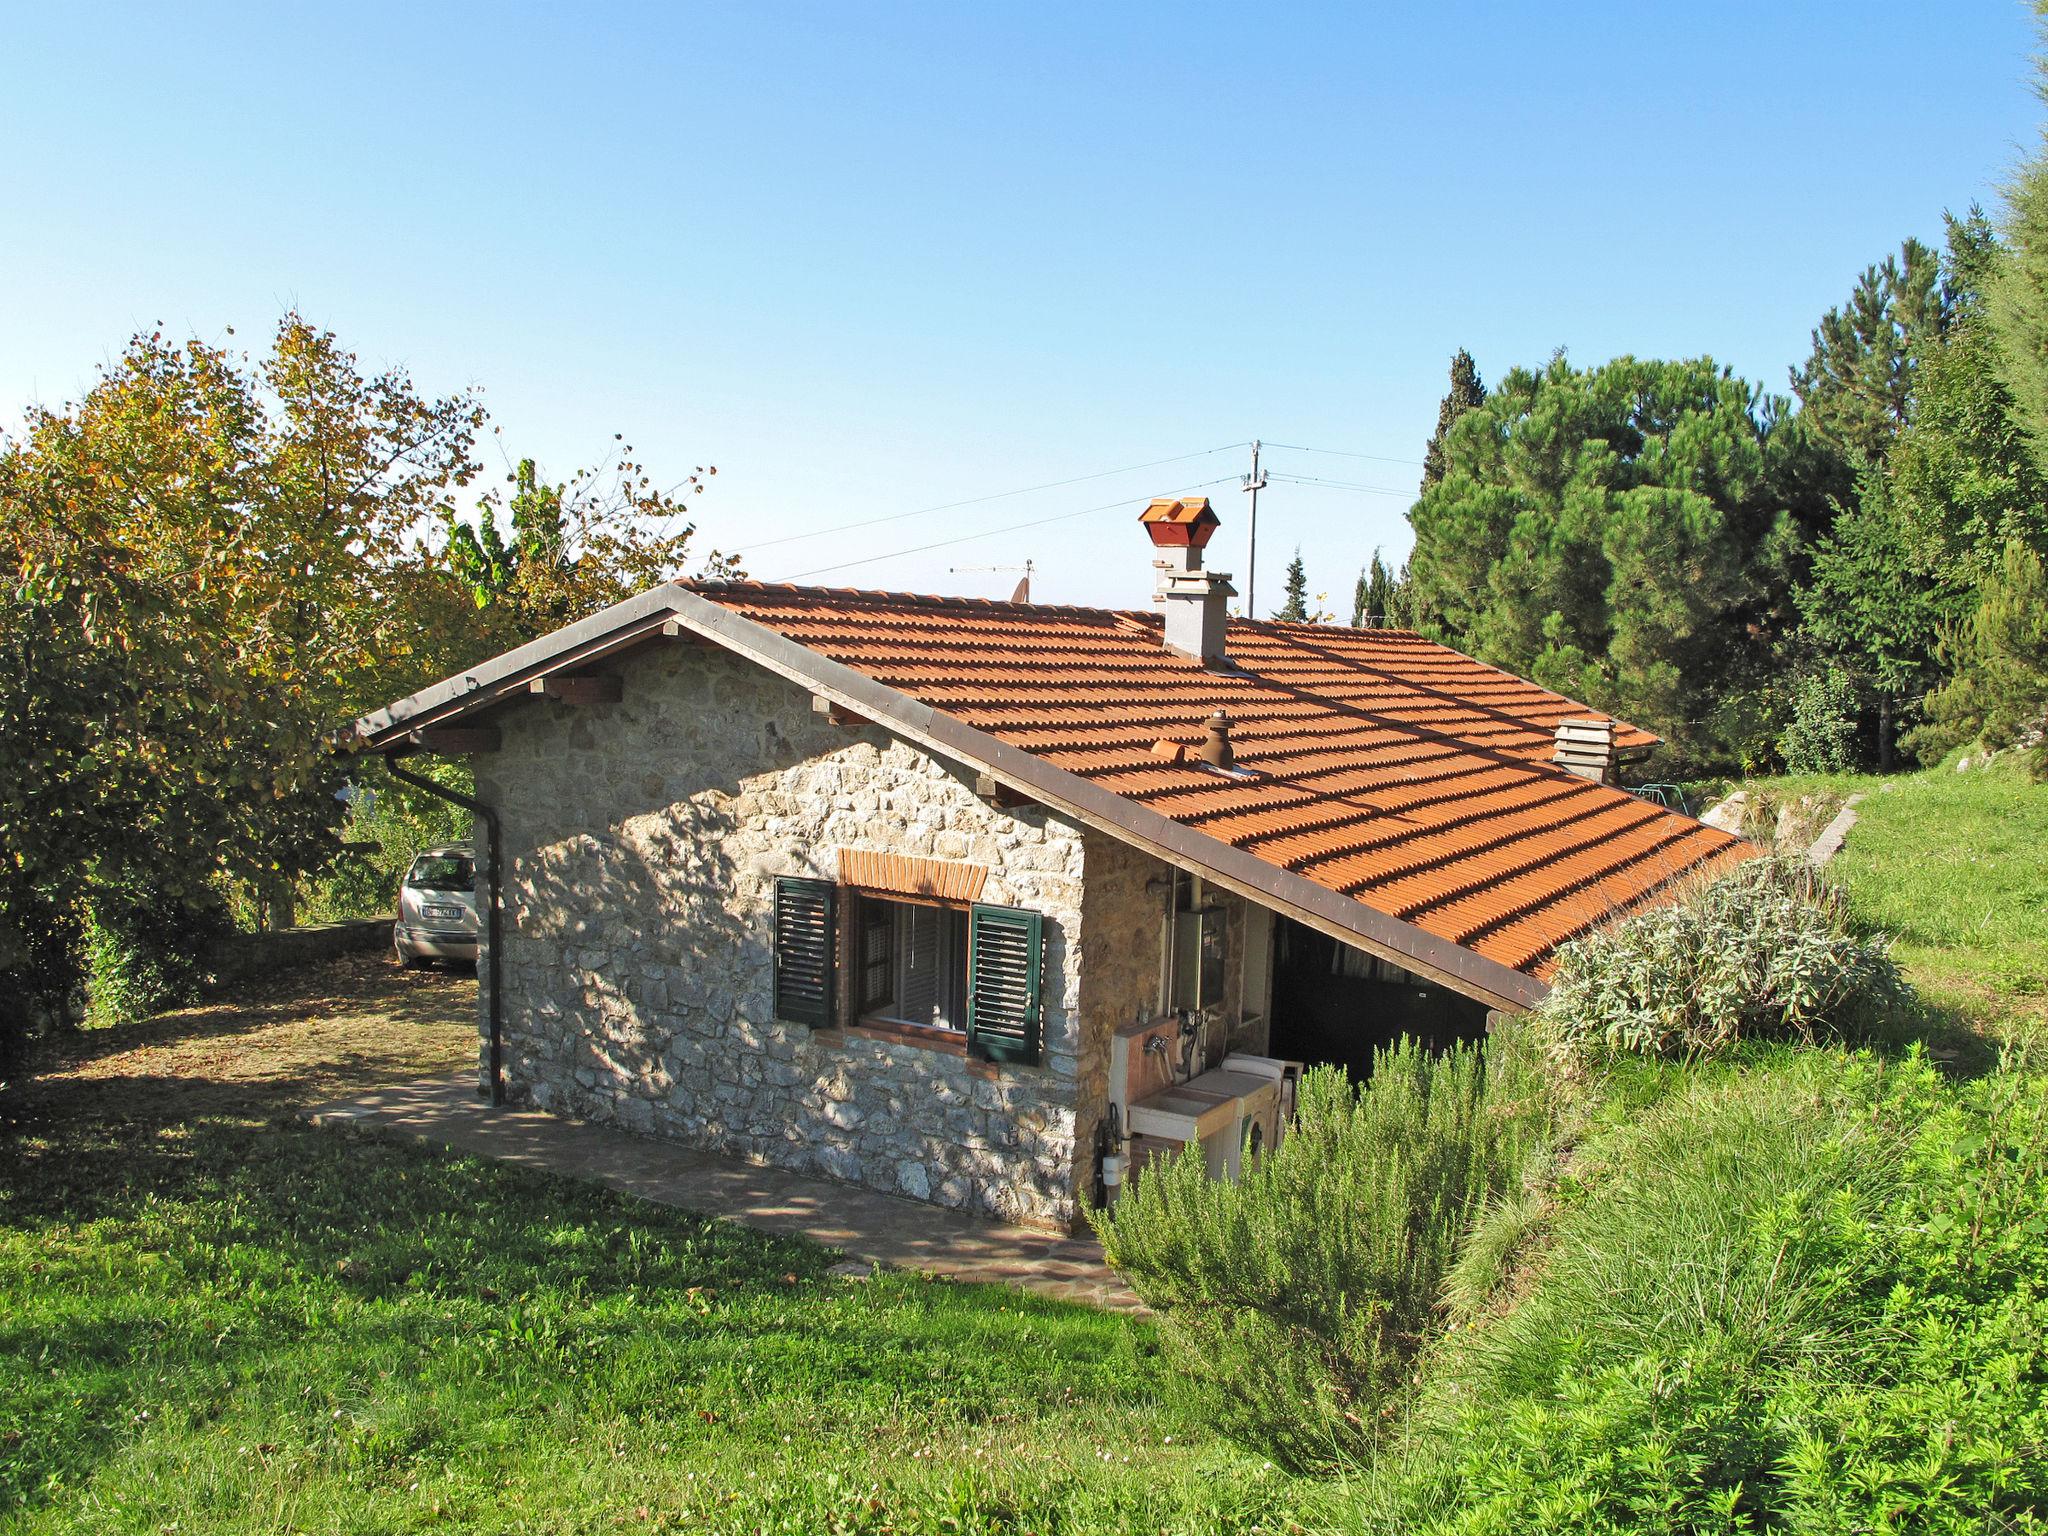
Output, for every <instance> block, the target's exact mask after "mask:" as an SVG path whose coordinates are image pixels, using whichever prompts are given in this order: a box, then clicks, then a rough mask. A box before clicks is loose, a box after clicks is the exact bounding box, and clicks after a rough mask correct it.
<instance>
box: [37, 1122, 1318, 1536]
mask: <svg viewBox="0 0 2048 1536" xmlns="http://www.w3.org/2000/svg"><path fill="white" fill-rule="evenodd" d="M17 1150H20V1151H22V1152H24V1153H26V1156H25V1157H24V1158H23V1159H22V1163H23V1171H24V1176H23V1177H22V1178H20V1179H19V1180H16V1181H11V1185H10V1192H9V1194H8V1195H7V1197H6V1199H5V1201H4V1203H0V1527H4V1528H6V1529H10V1530H21V1531H87V1530H90V1531H108V1530H113V1531H151V1532H160V1531H164V1530H173V1529H174V1530H177V1531H180V1532H194V1531H248V1532H258V1531H261V1532H275V1531H286V1530H300V1531H362V1532H371V1531H377V1532H384V1531H411V1530H427V1529H448V1530H478V1531H536V1532H538V1531H548V1532H556V1531H584V1530H615V1529H620V1528H625V1529H631V1530H692V1531H695V1530H733V1531H740V1530H745V1531H754V1530H761V1529H765V1530H771V1531H783V1530H787V1531H806V1532H809V1531H834V1530H852V1531H875V1532H881V1531H886V1530H896V1531H905V1532H911V1531H941V1530H943V1531H1023V1530H1033V1531H1055V1530H1075V1531H1079V1530H1101V1529H1123V1528H1132V1529H1141V1530H1146V1531H1157V1530H1170V1531H1187V1532H1211V1531H1232V1530H1251V1529H1264V1530H1269V1531H1272V1530H1285V1529H1287V1527H1288V1523H1289V1522H1288V1519H1287V1517H1286V1515H1285V1513H1284V1511H1285V1509H1286V1507H1287V1506H1288V1505H1290V1504H1292V1503H1295V1502H1298V1501H1299V1494H1300V1489H1299V1487H1298V1485H1293V1484H1290V1483H1289V1482H1288V1481H1287V1480H1286V1479H1284V1478H1283V1477H1282V1476H1281V1475H1280V1474H1278V1473H1276V1472H1273V1471H1271V1470H1270V1469H1267V1468H1264V1467H1263V1466H1262V1465H1261V1463H1260V1461H1259V1460H1257V1459H1255V1458H1247V1457H1246V1456H1245V1455H1243V1454H1242V1453H1240V1452H1237V1451H1234V1450H1232V1449H1229V1448H1227V1447H1225V1446H1222V1445H1221V1444H1219V1443H1218V1442H1217V1441H1215V1440H1214V1439H1213V1438H1212V1437H1210V1436H1208V1435H1206V1434H1204V1433H1203V1432H1202V1430H1201V1428H1200V1426H1198V1425H1194V1424H1191V1423H1188V1422H1186V1421H1185V1420H1184V1419H1183V1417H1182V1416H1181V1415H1180V1414H1179V1413H1178V1412H1177V1411H1176V1410H1175V1409H1174V1408H1173V1407H1172V1406H1170V1404H1169V1403H1168V1402H1167V1400H1166V1397H1165V1395H1164V1392H1163V1388H1164V1386H1165V1381H1164V1376H1163V1372H1162V1369H1161V1366H1160V1364H1159V1362H1158V1360H1157V1358H1156V1354H1155V1349H1154V1344H1153V1335H1152V1331H1151V1329H1150V1328H1149V1326H1147V1325H1145V1324H1143V1323H1142V1322H1134V1321H1132V1320H1129V1319H1126V1318H1123V1317H1118V1316H1112V1315H1109V1314H1104V1313H1099V1312H1094V1311H1091V1310H1088V1309H1085V1308H1081V1307H1075V1306H1070V1305H1065V1304H1060V1303H1055V1302H1051V1301H1046V1300H1041V1299H1037V1298H1033V1297H1029V1296H1026V1295H1024V1294H1021V1293H1019V1292H1016V1291H1012V1290H1009V1289H1006V1288H1000V1287H978V1286H957V1285H951V1284H946V1283H942V1282H937V1283H935V1282H927V1281H924V1280H921V1279H918V1278H916V1277H912V1276H902V1275H895V1276H879V1277H875V1278H872V1279H868V1280H865V1281H856V1280H848V1279H845V1278H842V1277H839V1276H836V1275H834V1274H832V1273H830V1272H829V1269H828V1266H829V1264H830V1263H831V1261H832V1259H833V1257H834V1255H832V1254H830V1253H828V1252H827V1251H826V1250H823V1249H820V1248H818V1247H816V1246H814V1245H812V1244H808V1243H802V1242H794V1241H787V1240H780V1239H774V1238H769V1237H765V1236H762V1235H760V1234H757V1233H753V1232H751V1231H748V1230H745V1229H742V1228H740V1227H737V1226H733V1225H731V1224H727V1223H719V1222H709V1221H703V1220H699V1219H696V1218H693V1217H690V1216H687V1215H684V1214H680V1213H677V1212H673V1211H668V1210H665V1209H661V1208H657V1207H652V1206H648V1205H645V1204H640V1203H637V1202H630V1201H627V1200H625V1199H623V1198H620V1197H615V1196H611V1195H608V1194H605V1193H603V1192H601V1191H598V1190H595V1189H592V1188H589V1187H587V1186H582V1185H576V1184H571V1183H568V1182H566V1181H558V1180H554V1179H549V1178H546V1177H542V1176H537V1175H532V1174H525V1173H518V1172H513V1171H509V1170H506V1169H503V1168H499V1167H496V1166H494V1165H488V1164H483V1163H478V1162H474V1161H464V1160H456V1159H452V1158H446V1157H441V1156H437V1155H433V1154H429V1153H426V1152H424V1151H417V1150H413V1149H410V1148H398V1147H392V1146H388V1145H382V1144H377V1143H373V1142H365V1141H357V1140H352V1139H347V1138H343V1137H339V1136H335V1135H332V1134H330V1133H324V1132H316V1131H312V1130H307V1129H303V1128H298V1127H288V1126H280V1127H275V1128H272V1129H269V1130H249V1129H244V1128H239V1127H203V1126H202V1127H199V1128H196V1129H193V1130H191V1131H190V1132H189V1133H188V1134H187V1135H186V1136H184V1137H182V1138H180V1142H179V1146H178V1148H177V1151H176V1153H175V1155H166V1156H158V1155H157V1152H156V1151H154V1150H153V1149H152V1148H151V1147H150V1146H148V1145H144V1144H141V1143H134V1142H131V1143H127V1144H126V1145H124V1146H115V1145H104V1144H100V1143H97V1142H94V1141H92V1140H90V1139H89V1138H88V1139H82V1140H81V1141H79V1142H78V1143H77V1144H75V1145H67V1138H66V1137H65V1135H64V1133H63V1131H62V1129H61V1128H59V1129H58V1130H57V1131H56V1132H55V1133H54V1134H48V1135H42V1136H39V1137H37V1138H36V1139H33V1140H32V1141H30V1142H28V1143H26V1144H24V1145H23V1146H21V1147H20V1148H18V1149H17ZM949 1522H950V1523H949Z"/></svg>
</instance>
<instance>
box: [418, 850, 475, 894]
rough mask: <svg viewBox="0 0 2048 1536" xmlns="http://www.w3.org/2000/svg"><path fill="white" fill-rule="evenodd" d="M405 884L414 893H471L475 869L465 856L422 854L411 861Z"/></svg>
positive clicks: (458, 854)
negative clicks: (414, 891) (410, 868)
mask: <svg viewBox="0 0 2048 1536" xmlns="http://www.w3.org/2000/svg"><path fill="white" fill-rule="evenodd" d="M405 883H406V884H407V885H409V886H411V887H412V888H413V889H414V890H416V891H473V890H475V889H476V869H475V867H474V866H473V865H472V864H471V863H470V861H469V858H468V856H467V855H465V854H460V853H423V854H421V855H420V856H419V857H418V858H417V859H415V860H413V864H412V873H411V874H409V875H407V876H406V877H405Z"/></svg>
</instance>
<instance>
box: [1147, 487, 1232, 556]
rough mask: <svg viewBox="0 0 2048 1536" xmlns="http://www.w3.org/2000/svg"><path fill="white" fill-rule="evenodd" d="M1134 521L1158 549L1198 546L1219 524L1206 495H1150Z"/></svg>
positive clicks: (1220, 523)
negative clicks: (1141, 524) (1140, 525)
mask: <svg viewBox="0 0 2048 1536" xmlns="http://www.w3.org/2000/svg"><path fill="white" fill-rule="evenodd" d="M1138 521H1139V522H1141V523H1143V524H1144V525H1145V532H1146V534H1147V536H1148V537H1150V538H1151V540H1152V542H1153V544H1154V545H1156V546H1157V547H1159V548H1161V549H1171V548H1176V547H1181V546H1185V547H1187V548H1190V549H1200V548H1201V547H1202V546H1203V545H1204V544H1207V543H1208V542H1209V540H1210V538H1211V536H1212V535H1214V534H1215V532H1216V530H1217V529H1218V528H1219V527H1221V526H1222V524H1223V519H1222V518H1220V517H1218V516H1217V515H1216V512H1215V509H1214V508H1213V507H1211V506H1210V505H1209V498H1208V497H1206V496H1157V497H1154V498H1153V501H1152V505H1150V506H1149V507H1147V508H1146V509H1145V510H1144V511H1143V512H1140V513H1139V514H1138Z"/></svg>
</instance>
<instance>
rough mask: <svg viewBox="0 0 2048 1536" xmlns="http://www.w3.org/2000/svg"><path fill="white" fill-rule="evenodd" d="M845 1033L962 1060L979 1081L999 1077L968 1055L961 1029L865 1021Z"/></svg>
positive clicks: (993, 1068)
mask: <svg viewBox="0 0 2048 1536" xmlns="http://www.w3.org/2000/svg"><path fill="white" fill-rule="evenodd" d="M845 1033H846V1034H847V1035H848V1036H851V1037H853V1038H855V1039H860V1040H880V1041H882V1042H884V1043H886V1044H889V1045H908V1046H913V1047H915V1048H917V1049H918V1050H923V1051H936V1052H938V1053H939V1054H940V1055H941V1056H958V1057H960V1058H962V1059H963V1060H965V1061H966V1063H967V1070H968V1071H969V1072H970V1073H972V1074H973V1075H974V1076H976V1077H989V1078H993V1077H999V1076H1000V1075H1001V1073H1000V1071H999V1069H998V1068H997V1066H996V1064H995V1063H994V1062H992V1061H983V1060H981V1059H980V1058H979V1057H976V1056H969V1055H968V1054H967V1036H966V1034H965V1033H964V1032H962V1031H960V1030H957V1029H940V1028H938V1027H936V1026H935V1025H931V1024H905V1023H903V1022H901V1021H900V1020H897V1019H862V1020H860V1021H859V1022H858V1023H854V1024H849V1025H847V1026H846V1029H845Z"/></svg>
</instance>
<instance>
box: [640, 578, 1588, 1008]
mask: <svg viewBox="0 0 2048 1536" xmlns="http://www.w3.org/2000/svg"><path fill="white" fill-rule="evenodd" d="M669 590H670V592H671V593H672V594H673V597H674V602H675V614H676V617H677V618H678V619H679V620H680V621H681V622H682V623H684V624H685V625H687V626H688V627H689V628H691V629H693V630H695V631H696V632H697V633H699V634H701V635H703V636H704V637H705V638H707V639H710V640H713V641H716V642H717V643H718V644H720V645H722V646H724V647H725V648H726V649H728V650H731V651H733V652H735V653H737V654H739V655H741V656H744V657H746V658H747V659H748V660H750V661H753V662H755V663H756V664H758V665H760V666H763V667H765V668H767V669H768V670H769V671H771V672H774V673H776V674H778V675H779V676H782V677H784V678H787V679H788V680H789V681H791V682H793V683H796V684H798V685H799V686H801V687H804V688H807V689H809V690H810V691H811V692H812V693H813V694H817V695H822V696H824V697H826V698H828V699H831V700H833V701H835V702H837V703H838V704H840V705H842V706H843V707H845V708H846V709H848V710H851V711H853V712H854V713H857V714H861V715H865V716H866V717H868V718H869V719H871V720H874V721H876V722H877V723H878V724H881V725H883V726H885V727H887V728H888V729H890V730H893V731H896V732H898V733H899V734H901V735H903V736H905V737H907V738H909V739H910V740H912V741H914V742H916V743H917V744H918V745H920V746H923V747H926V748H928V749H929V750H931V751H934V752H936V753H938V754H939V755H940V756H942V757H946V758H950V759H952V760H953V761H955V762H960V763H964V764H966V765H968V766H969V767H973V768H977V769H980V770H982V771H984V772H986V773H988V774H990V775H992V776H993V777H995V778H996V779H998V780H1000V781H1001V782H1004V783H1007V784H1009V785H1010V786H1011V787H1012V788H1014V789H1017V790H1019V791H1020V792H1022V793H1023V794H1025V795H1028V796H1029V797H1030V798H1031V799H1033V800H1036V801H1038V802H1039V803H1041V804H1043V805H1048V806H1051V807H1053V808H1054V809H1056V810H1059V811H1060V812H1062V813H1063V814H1065V815H1067V816H1070V817H1072V818H1073V819H1074V820H1076V821H1078V822H1080V823H1082V824H1083V825H1084V826H1089V827H1093V828H1094V829H1095V830H1097V831H1100V832H1103V833H1105V834H1107V835H1108V836H1111V837H1114V838H1116V839H1118V840H1119V841H1122V842H1131V843H1136V844H1137V845H1139V846H1140V847H1143V848H1145V849H1146V850H1147V851H1149V852H1152V853H1154V854H1156V855H1157V856H1159V857H1160V858H1162V859H1164V860H1165V861H1166V862H1168V863H1170V864H1174V865H1177V866H1179V867H1180V868H1182V869H1184V870H1187V871H1188V872H1190V873H1193V874H1199V875H1201V876H1202V877H1203V878H1204V879H1206V880H1210V881H1213V882H1214V883H1215V884H1217V885H1220V886H1222V887H1224V888H1225V889H1226V890H1229V891H1232V892H1235V893H1236V894H1238V895H1240V896H1243V897H1245V898H1247V899H1249V900H1253V901H1256V902H1258V903H1259V904H1260V905H1262V906H1266V907H1270V908H1272V909H1273V910H1274V911H1277V912H1281V913H1283V914H1285V915H1286V916H1288V917H1292V918H1293V919H1295V921H1297V922H1300V923H1303V924H1305V925H1307V926H1308V927H1311V928H1314V929H1316V930H1318V931H1319V932H1322V933H1327V934H1329V935H1330V936H1331V937H1333V938H1335V939H1337V940H1339V941H1340V942H1342V943H1345V944H1349V945H1352V946H1354V947H1355V948H1359V949H1364V950H1366V951H1367V952H1369V953H1371V954H1375V955H1379V956H1380V957H1382V958H1383V959H1386V960H1389V961H1391V962H1392V963H1394V964H1396V965H1398V966H1400V967H1401V968H1402V969H1404V970H1408V971H1413V972H1415V973H1416V974H1418V975H1421V976H1426V977H1429V978H1430V979H1431V980H1433V981H1436V982H1438V983H1440V984H1442V985H1444V986H1447V987H1449V988H1451V989H1452V990H1453V991H1455V992H1458V993H1461V994H1462V995H1464V996H1467V997H1472V998H1476V999H1477V1000H1478V1001H1481V1002H1484V1003H1486V1004H1488V1005H1489V1006H1491V1007H1495V1008H1504V1009H1508V1010H1510V1011H1514V1012H1520V1011H1522V1010H1524V1009H1527V1008H1530V1007H1533V1006H1534V1005H1535V1004H1536V1003H1538V1002H1540V1001H1541V1000H1542V999H1543V997H1544V995H1545V994H1546V993H1547V992H1548V991H1549V987H1548V985H1547V984H1546V983H1545V982H1543V981H1541V980H1539V979H1538V978H1536V977H1534V976H1530V975H1527V974H1525V973H1524V972H1521V971H1517V970H1515V969H1513V968H1512V967H1510V966H1505V965H1502V964H1501V963H1500V962H1499V961H1496V960H1489V959H1487V958H1486V957H1485V956H1484V955H1480V954H1477V953H1475V952H1474V951H1472V950H1469V949H1466V948H1464V947H1463V946H1461V945H1458V944H1454V943H1452V942H1451V941H1450V940H1448V939H1443V938H1439V937H1437V936H1436V935H1434V934H1431V933H1428V932H1426V931H1424V930H1423V929H1420V928H1417V927H1416V926H1415V925H1414V924H1412V923H1404V922H1402V921H1401V920H1400V919H1398V918H1394V917H1389V916H1387V915H1386V914H1385V913H1381V912H1375V911H1374V910H1373V909H1372V908H1370V907H1368V906H1366V905H1365V904H1364V903H1363V902H1359V901H1355V900H1353V899H1352V898H1351V897H1349V896H1345V895H1343V894H1342V893H1341V892H1338V891H1333V890H1330V889H1329V888H1328V887H1326V886H1320V885H1317V884H1316V883H1315V882H1314V881H1312V880H1309V879H1306V878H1304V877H1303V876H1300V875H1297V874H1294V873H1292V872H1291V871H1288V870H1284V869H1281V868H1280V867H1279V866H1277V865H1274V864H1268V863H1267V862H1266V861H1265V860H1263V859H1260V858H1258V857H1257V856H1255V855H1253V854H1249V853H1246V852H1245V851H1244V850H1243V849H1241V848H1236V847H1233V846H1232V845H1230V844H1229V843H1225V842H1222V841H1220V840H1219V839H1217V838H1213V837H1210V836H1209V835H1208V834H1207V833H1205V832H1200V831H1197V830H1196V829H1195V828H1193V827H1188V826H1183V825H1182V824H1181V823H1179V822H1176V821H1174V820H1173V819H1172V818H1170V817H1167V816H1164V815H1161V814H1160V813H1159V812H1158V811H1155V810H1153V809H1151V808H1150V807H1149V806H1144V805H1140V804H1139V803H1137V802H1136V801H1134V800H1129V799H1126V798H1125V797H1123V796H1122V795H1118V794H1115V793H1113V792H1111V791H1109V790H1106V789H1103V788H1102V787H1101V786H1100V785H1097V784H1092V783H1090V782H1089V781H1088V780H1086V779H1084V778H1081V777H1080V776H1079V775H1077V774H1072V773H1069V772H1067V771H1066V770H1065V769H1063V768H1057V767H1054V766H1053V765H1052V764H1050V763H1047V762H1045V761H1044V760H1043V759H1041V758H1038V757H1035V756H1033V755H1032V754H1031V753H1029V752H1026V751H1024V750H1023V749H1022V748H1021V747H1015V746H1012V745H1010V743H1008V742H1006V741H1002V740H1000V739H998V738H997V737H994V736H991V735H989V734H987V733H986V732H984V731H980V730H977V729H975V728H974V727H973V726H970V725H967V724H965V723H964V722H962V721H960V720H957V719H955V718H954V717H953V716H951V715H948V714H945V713H943V712H941V711H939V710H935V709H933V708H932V707H931V706H930V705H929V704H926V703H924V702H922V701H921V700H918V699H915V698H912V697H911V696H910V695H908V694H905V693H902V692H900V691H898V690H897V689H894V688H891V687H889V686H888V685H887V684H885V683H881V682H877V681H876V680H875V679H874V678H871V677H869V676H867V674H865V673H863V672H857V671H855V670H854V669H853V668H851V667H848V666H846V665H844V664H843V663H840V662H836V661H833V660H832V659H831V658H829V657H827V656H823V655H820V654H819V653H818V652H816V651H813V650H811V649H810V648H809V647H807V646H803V645H800V644H798V643H797V642H796V641H794V640H791V639H790V638H789V637H788V636H786V635H783V634H781V633H779V632H778V631H776V630H773V629H770V628H769V627H768V626H767V625H764V624H758V623H756V622H754V621H753V620H752V619H749V618H746V617H745V616H743V615H741V614H738V613H735V612H733V611H732V610H731V609H729V608H727V607H725V606H724V605H723V604H720V603H716V602H713V601H712V600H711V599H709V598H706V597H701V596H699V595H698V594H697V593H695V592H691V591H688V590H687V589H684V588H681V587H676V588H671V589H669Z"/></svg>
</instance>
